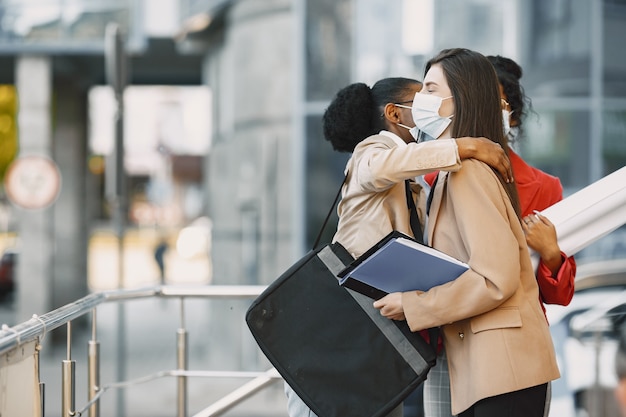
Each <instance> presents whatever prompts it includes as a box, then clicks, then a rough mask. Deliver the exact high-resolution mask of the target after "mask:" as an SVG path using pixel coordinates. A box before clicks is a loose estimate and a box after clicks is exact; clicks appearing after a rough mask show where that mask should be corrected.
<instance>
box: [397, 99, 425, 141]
mask: <svg viewBox="0 0 626 417" xmlns="http://www.w3.org/2000/svg"><path fill="white" fill-rule="evenodd" d="M397 106H398V107H406V108H407V109H410V107H408V106H403V105H401V104H397ZM398 126H400V127H403V128H405V129H408V131H409V133H410V134H411V136H413V139H415V140H417V138H418V136H419V134H420V131H419V129H418V128H417V126H413V127H408V126H407V125H403V124H402V123H398Z"/></svg>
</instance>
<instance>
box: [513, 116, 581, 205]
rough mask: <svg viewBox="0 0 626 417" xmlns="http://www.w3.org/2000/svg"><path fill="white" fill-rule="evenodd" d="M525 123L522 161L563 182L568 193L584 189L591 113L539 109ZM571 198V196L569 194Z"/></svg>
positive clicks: (521, 142)
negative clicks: (570, 190) (571, 189)
mask: <svg viewBox="0 0 626 417" xmlns="http://www.w3.org/2000/svg"><path fill="white" fill-rule="evenodd" d="M535 111H536V112H537V114H536V115H535V114H531V116H530V117H528V118H527V119H526V120H525V121H524V128H525V135H524V137H522V138H521V139H520V140H519V143H518V149H519V150H520V152H521V155H522V157H523V158H524V159H525V160H526V161H527V162H528V163H529V164H530V165H532V166H534V167H537V168H539V169H541V170H542V171H545V172H547V173H549V174H551V175H554V176H557V177H559V178H560V179H561V183H562V184H563V187H564V188H565V189H568V188H581V187H583V186H586V185H587V184H588V178H589V173H588V172H589V152H588V147H589V141H588V136H589V113H588V112H586V111H558V110H541V109H535ZM566 194H567V192H566Z"/></svg>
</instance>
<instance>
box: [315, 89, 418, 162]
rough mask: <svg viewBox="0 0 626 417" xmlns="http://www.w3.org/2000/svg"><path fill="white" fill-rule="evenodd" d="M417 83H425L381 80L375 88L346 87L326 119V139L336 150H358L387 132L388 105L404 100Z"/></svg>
mask: <svg viewBox="0 0 626 417" xmlns="http://www.w3.org/2000/svg"><path fill="white" fill-rule="evenodd" d="M416 84H417V85H421V82H419V81H418V80H414V79H411V78H402V77H392V78H384V79H382V80H380V81H378V82H377V83H376V84H374V86H373V87H372V88H370V87H369V86H368V85H367V84H364V83H354V84H350V85H348V86H347V87H344V88H342V89H341V90H339V92H337V94H336V96H335V98H334V99H333V100H332V102H331V103H330V105H329V106H328V108H327V109H326V111H325V112H324V115H323V116H322V123H323V130H324V138H326V140H328V141H329V142H330V143H331V144H332V146H333V149H335V150H336V151H339V152H352V151H354V147H355V146H356V145H357V144H358V143H359V142H361V141H362V140H363V139H365V138H367V137H369V136H372V135H374V134H377V133H378V132H380V131H381V130H382V129H385V125H386V122H385V118H384V116H383V111H384V108H385V105H386V104H387V103H397V102H399V101H401V100H402V98H403V97H405V96H406V93H407V90H411V89H412V88H413V87H415V85H416Z"/></svg>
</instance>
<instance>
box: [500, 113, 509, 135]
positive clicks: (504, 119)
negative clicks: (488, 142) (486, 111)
mask: <svg viewBox="0 0 626 417" xmlns="http://www.w3.org/2000/svg"><path fill="white" fill-rule="evenodd" d="M502 127H503V128H504V136H508V134H509V132H510V131H511V112H509V111H508V110H502Z"/></svg>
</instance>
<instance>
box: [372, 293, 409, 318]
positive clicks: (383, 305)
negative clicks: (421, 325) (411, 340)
mask: <svg viewBox="0 0 626 417" xmlns="http://www.w3.org/2000/svg"><path fill="white" fill-rule="evenodd" d="M374 308H377V309H378V310H380V314H382V315H383V316H384V317H387V318H388V319H391V320H404V319H405V317H404V309H403V308H402V293H401V292H394V293H391V294H387V295H386V296H384V297H383V298H381V299H380V300H377V301H374Z"/></svg>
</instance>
